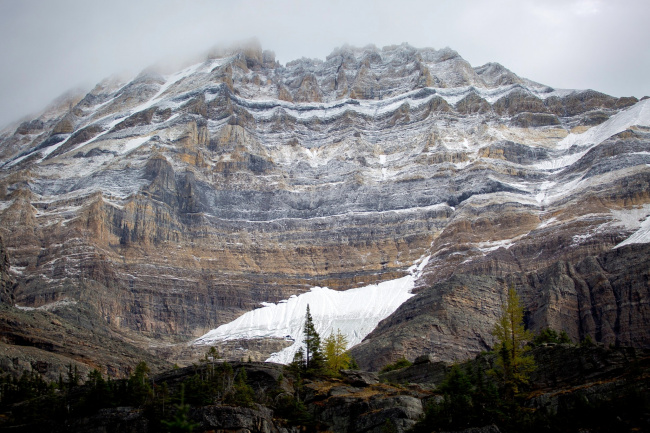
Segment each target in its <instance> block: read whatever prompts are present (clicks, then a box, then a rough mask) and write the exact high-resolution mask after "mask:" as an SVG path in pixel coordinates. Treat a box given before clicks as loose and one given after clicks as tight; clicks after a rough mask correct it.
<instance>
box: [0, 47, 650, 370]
mask: <svg viewBox="0 0 650 433" xmlns="http://www.w3.org/2000/svg"><path fill="white" fill-rule="evenodd" d="M649 127H650V107H649V106H648V101H647V100H646V101H640V102H639V101H637V100H636V99H635V98H613V97H610V96H607V95H604V94H601V93H598V92H594V91H566V90H556V89H553V88H550V87H548V86H544V85H541V84H538V83H535V82H532V81H530V80H527V79H523V78H520V77H518V76H516V75H515V74H514V73H512V72H511V71H509V70H507V69H506V68H504V67H503V66H501V65H498V64H487V65H484V66H481V67H472V66H471V65H469V63H467V62H466V61H465V60H463V59H462V58H461V57H460V56H459V55H458V54H457V53H456V52H454V51H452V50H450V49H442V50H433V49H415V48H412V47H410V46H408V45H401V46H392V47H385V48H383V49H377V48H375V47H372V46H370V47H366V48H362V49H357V48H351V47H343V48H340V49H338V50H336V51H335V52H333V53H332V54H331V55H330V56H328V58H327V59H325V60H324V61H320V60H308V59H302V60H297V61H294V62H290V63H288V64H287V65H285V66H282V65H280V64H278V62H276V61H275V60H274V56H273V53H271V52H268V51H262V50H261V49H260V48H259V47H249V48H246V49H243V50H235V51H231V52H228V51H226V52H214V53H212V54H211V55H210V56H209V57H208V59H207V60H206V61H205V62H203V63H199V64H196V65H192V66H189V67H187V68H185V69H183V70H181V71H178V72H175V73H172V74H166V73H161V72H158V71H155V70H154V69H151V70H147V71H145V72H143V73H142V74H140V75H139V76H138V77H136V78H135V79H134V80H132V81H130V82H126V83H124V82H119V80H106V81H104V82H102V83H100V84H98V85H97V86H96V87H95V88H94V89H93V90H92V91H90V92H89V93H87V94H86V95H78V96H68V97H66V98H65V99H64V100H62V101H58V102H57V103H56V104H54V105H53V106H52V107H50V108H49V109H48V110H46V111H45V112H44V113H43V114H42V115H41V116H39V117H37V118H36V119H34V120H31V121H26V122H24V123H22V124H20V125H18V126H17V127H13V128H8V129H6V130H5V131H3V132H2V134H1V135H0V163H1V164H2V168H1V170H0V212H1V213H0V221H2V224H1V229H2V233H1V234H2V237H3V239H4V242H5V247H6V251H7V254H8V260H9V263H10V265H11V270H12V278H15V279H16V281H17V286H16V287H14V288H12V289H11V293H10V295H9V296H10V297H12V299H13V300H14V301H13V302H15V303H16V304H18V305H20V306H30V307H41V306H46V305H49V304H51V303H54V302H57V301H61V300H64V299H71V300H74V301H76V302H80V303H82V304H84V305H90V306H92V307H93V308H94V309H96V311H97V312H98V315H99V317H101V318H102V320H104V321H105V322H106V323H107V324H108V325H109V326H110V327H112V328H114V329H116V330H119V331H120V332H127V333H134V335H135V334H137V335H139V336H144V337H147V338H151V339H154V340H155V341H160V340H164V341H182V340H187V339H188V338H191V337H198V336H200V335H202V334H203V333H205V332H207V331H208V330H210V329H212V328H215V327H216V326H218V325H220V324H223V323H227V322H229V321H231V320H233V319H234V318H236V317H238V316H239V315H241V314H242V313H243V312H245V311H248V310H251V309H253V308H256V307H257V306H258V305H259V303H260V302H278V301H280V300H282V299H286V298H288V297H289V296H291V295H293V294H299V293H302V292H304V291H306V290H307V289H308V288H309V287H311V286H314V285H319V286H329V287H330V288H334V289H346V288H351V287H356V286H359V285H364V284H369V283H374V282H377V281H381V280H386V279H392V278H397V277H399V276H402V275H404V274H405V272H406V269H407V268H408V267H409V266H411V265H412V264H413V262H414V261H416V260H417V259H420V258H422V257H423V256H430V257H431V258H430V260H429V264H428V266H427V268H425V270H424V275H423V277H422V278H421V279H420V280H419V282H418V287H417V289H416V291H417V292H418V293H419V296H417V297H414V298H413V299H412V300H411V301H409V303H407V304H405V305H404V306H403V308H402V309H401V310H398V312H397V313H396V314H395V315H394V316H393V317H391V318H389V319H388V320H387V321H386V322H385V323H384V324H382V325H380V327H379V328H378V329H377V331H376V333H375V334H373V335H371V336H370V338H369V339H368V340H367V342H366V343H365V344H364V346H363V347H364V348H363V349H362V348H359V349H358V351H357V352H356V353H357V356H358V357H359V358H360V359H363V360H364V363H366V364H367V365H370V364H372V363H373V362H375V361H371V359H376V360H382V361H383V360H392V359H395V358H396V357H399V356H401V355H406V356H408V357H415V356H416V355H418V354H419V353H421V352H422V351H424V350H427V351H429V350H435V351H436V353H438V354H439V357H440V359H453V358H456V357H462V356H467V355H469V354H472V353H475V352H476V351H478V350H481V349H482V348H485V347H487V346H489V345H490V344H491V337H490V335H489V329H490V328H491V326H492V324H493V323H494V319H495V317H496V316H497V314H498V312H499V308H500V305H501V299H502V293H503V291H504V287H505V286H504V284H507V283H509V282H514V283H516V284H517V285H518V286H517V287H518V288H521V291H522V293H523V295H524V298H525V302H526V306H527V308H528V309H529V314H530V323H531V325H532V326H533V327H541V326H548V325H553V326H558V327H562V328H563V329H566V330H567V331H568V332H570V334H571V335H572V336H573V337H574V338H579V337H580V336H583V335H586V334H590V335H592V337H594V338H596V339H597V340H600V341H605V342H614V343H616V342H624V343H629V344H633V345H638V346H647V343H648V338H649V337H648V335H650V333H648V328H647V325H646V324H645V323H644V322H643V320H642V319H641V318H642V317H646V316H647V315H648V314H649V312H648V311H649V310H648V288H649V286H648V275H647V268H648V267H647V257H648V255H647V250H646V249H645V248H644V247H643V246H638V244H635V243H634V242H646V241H647V237H644V236H645V233H646V230H647V227H646V225H647V224H646V218H647V217H648V215H650V205H649V202H650V197H649V194H648V191H649V190H650V189H649V188H648V181H649V180H650V169H649V168H648V164H650V153H649V152H648V146H649V143H650V129H649ZM630 236H631V237H630ZM617 246H618V248H616V249H614V247H617ZM630 260H633V265H632V269H634V271H633V272H634V273H631V272H629V269H630V268H629V267H628V265H627V263H628V261H630ZM6 290H7V289H5V292H6ZM7 293H8V292H7ZM6 297H7V295H3V299H5V298H6ZM425 319H426V320H425ZM407 322H408V323H411V324H412V323H416V322H417V323H421V325H417V326H416V328H408V329H409V330H408V331H406V330H405V329H407V328H404V326H405V324H406V323H407ZM409 326H410V325H409ZM416 330H417V332H420V334H418V335H417V337H414V335H407V334H408V333H411V334H412V333H413V332H414V331H416ZM400 333H402V334H403V337H399V338H398V337H397V335H398V334H399V335H402V334H400ZM388 336H390V339H391V340H392V341H391V342H390V344H386V337H388ZM382 339H383V341H380V340H382ZM362 351H365V352H363V353H362ZM366 360H367V361H366Z"/></svg>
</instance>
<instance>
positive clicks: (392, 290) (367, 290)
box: [193, 257, 429, 364]
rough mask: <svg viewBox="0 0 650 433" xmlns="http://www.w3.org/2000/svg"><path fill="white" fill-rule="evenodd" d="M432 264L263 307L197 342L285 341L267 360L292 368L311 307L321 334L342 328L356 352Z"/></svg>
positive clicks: (422, 264)
mask: <svg viewBox="0 0 650 433" xmlns="http://www.w3.org/2000/svg"><path fill="white" fill-rule="evenodd" d="M428 261H429V258H428V257H426V258H424V259H423V260H421V261H420V263H419V265H417V266H415V265H414V266H413V267H411V269H409V271H410V274H409V275H407V276H405V277H402V278H398V279H396V280H390V281H384V282H381V283H379V284H372V285H369V286H365V287H359V288H356V289H350V290H346V291H336V290H331V289H328V288H327V287H313V288H312V289H311V291H309V292H307V293H303V294H301V295H299V296H292V297H290V298H289V299H288V300H285V301H280V302H279V303H277V304H272V303H263V304H262V305H264V306H263V307H262V308H258V309H256V310H253V311H249V312H248V313H245V314H244V315H242V316H240V317H239V318H237V319H235V320H234V321H232V322H230V323H227V324H225V325H221V326H220V327H218V328H217V329H213V330H212V331H210V332H208V333H207V334H205V335H204V336H202V337H200V338H198V339H197V340H195V341H194V342H193V344H195V345H209V344H213V343H215V342H220V341H227V340H238V339H254V338H285V339H287V340H293V341H294V344H293V345H291V346H290V347H287V348H285V349H284V350H282V351H280V352H277V353H274V354H272V355H271V357H269V359H267V361H271V362H279V363H282V364H288V363H289V362H291V361H292V360H293V356H294V354H295V353H296V351H298V349H299V348H300V347H302V341H303V338H304V335H303V329H302V328H303V325H304V322H305V312H306V310H307V305H309V309H310V312H311V315H312V317H313V321H314V325H315V327H316V331H317V332H318V333H319V334H320V336H321V339H325V338H326V337H327V336H329V335H330V333H332V332H336V330H337V329H340V330H341V333H343V334H344V335H345V336H346V337H347V340H348V347H352V346H354V345H355V344H358V343H360V342H361V340H363V338H364V337H365V336H366V335H368V334H369V333H370V332H371V331H372V330H373V329H375V327H376V326H377V325H378V324H379V322H380V321H381V320H383V319H385V318H386V317H388V316H390V315H391V314H392V313H393V312H394V311H395V310H397V308H398V307H399V306H400V305H402V304H403V303H404V302H405V301H406V300H408V299H409V298H410V297H412V296H414V295H413V294H411V290H413V287H414V285H415V281H416V280H417V279H418V278H419V277H420V275H421V272H422V269H423V268H424V266H425V265H426V264H427V262H428Z"/></svg>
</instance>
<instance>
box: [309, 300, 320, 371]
mask: <svg viewBox="0 0 650 433" xmlns="http://www.w3.org/2000/svg"><path fill="white" fill-rule="evenodd" d="M304 333H305V340H304V344H305V350H304V354H305V368H306V369H307V370H319V369H320V368H322V366H323V355H322V353H321V351H320V335H318V332H316V327H315V326H314V321H313V319H312V317H311V312H310V311H309V305H307V314H306V315H305V329H304Z"/></svg>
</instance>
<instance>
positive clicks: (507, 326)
mask: <svg viewBox="0 0 650 433" xmlns="http://www.w3.org/2000/svg"><path fill="white" fill-rule="evenodd" d="M492 335H494V336H495V337H496V338H497V340H498V343H497V345H496V347H495V349H496V351H497V355H498V356H497V361H496V368H495V370H496V373H497V374H498V375H499V376H500V377H501V379H502V380H503V385H504V391H505V394H506V397H510V398H512V397H514V396H515V394H517V393H518V392H519V387H520V386H521V385H524V384H526V383H528V378H529V375H530V373H532V371H533V370H535V360H534V359H533V357H532V355H531V354H529V353H527V352H528V350H529V349H530V347H529V346H527V345H526V343H527V342H528V341H530V340H531V339H532V338H533V335H532V333H531V332H530V331H528V330H526V329H525V328H524V308H523V306H522V305H521V303H520V301H519V296H517V292H516V291H515V289H514V287H510V289H508V298H507V302H506V304H505V306H504V307H503V310H502V313H501V317H499V320H498V321H497V324H496V326H495V327H494V330H493V331H492Z"/></svg>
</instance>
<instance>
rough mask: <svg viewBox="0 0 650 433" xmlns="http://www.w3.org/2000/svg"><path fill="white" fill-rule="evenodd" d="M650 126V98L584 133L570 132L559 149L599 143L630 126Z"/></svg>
mask: <svg viewBox="0 0 650 433" xmlns="http://www.w3.org/2000/svg"><path fill="white" fill-rule="evenodd" d="M635 125H638V126H650V99H646V100H645V101H640V102H637V103H636V104H634V105H633V106H632V107H630V108H628V109H627V110H625V111H621V112H619V113H618V114H616V115H614V116H612V117H610V118H609V119H608V120H607V121H605V122H603V123H601V124H600V125H597V126H594V127H592V128H590V129H588V130H587V131H585V132H583V133H582V134H569V135H567V136H566V137H565V138H564V139H562V140H561V141H560V142H559V143H558V144H557V147H558V149H568V148H570V147H571V146H573V145H577V146H585V145H597V144H600V143H602V142H603V141H605V140H607V139H608V138H609V137H611V136H612V135H616V134H618V133H619V132H623V131H625V130H626V129H628V128H629V127H630V126H635Z"/></svg>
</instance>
